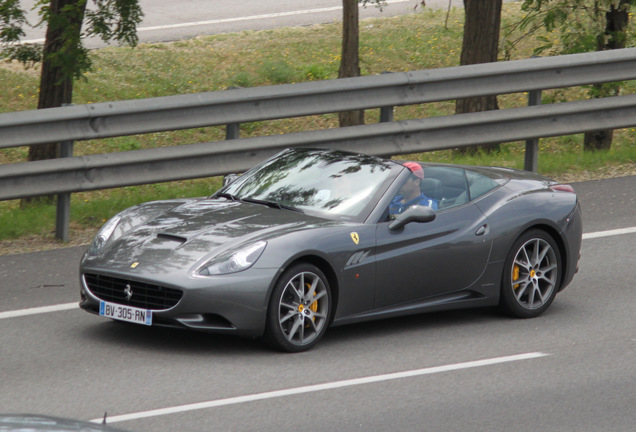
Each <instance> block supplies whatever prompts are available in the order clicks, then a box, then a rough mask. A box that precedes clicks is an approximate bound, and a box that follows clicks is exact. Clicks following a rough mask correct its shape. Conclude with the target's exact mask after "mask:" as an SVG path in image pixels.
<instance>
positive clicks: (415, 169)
mask: <svg viewBox="0 0 636 432" xmlns="http://www.w3.org/2000/svg"><path fill="white" fill-rule="evenodd" d="M403 165H404V166H405V167H407V168H408V169H410V170H411V172H412V173H413V174H415V177H419V178H421V179H423V178H424V170H423V169H422V166H421V165H420V164H418V163H417V162H404V164H403Z"/></svg>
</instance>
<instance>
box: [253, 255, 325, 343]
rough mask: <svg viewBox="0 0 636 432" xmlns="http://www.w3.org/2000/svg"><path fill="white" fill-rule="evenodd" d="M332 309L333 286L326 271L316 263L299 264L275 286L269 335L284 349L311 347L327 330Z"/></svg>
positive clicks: (270, 310) (267, 337)
mask: <svg viewBox="0 0 636 432" xmlns="http://www.w3.org/2000/svg"><path fill="white" fill-rule="evenodd" d="M330 312H331V290H330V288H329V282H328V281H327V278H326V277H325V275H324V274H323V273H322V272H321V271H320V269H318V267H316V266H314V265H312V264H308V263H301V264H296V265H294V266H292V267H290V268H289V269H288V270H287V271H286V272H285V273H283V275H282V276H281V278H280V279H279V280H278V282H277V283H276V286H275V287H274V291H273V292H272V298H271V299H270V302H269V309H268V311H267V327H266V333H265V338H266V340H267V342H268V343H269V344H270V345H272V346H273V347H274V348H277V349H280V350H282V351H287V352H300V351H305V350H308V349H309V348H311V347H313V346H314V345H315V344H316V343H317V342H318V340H320V338H321V337H322V336H323V335H324V333H325V331H326V330H327V325H328V323H329V314H330Z"/></svg>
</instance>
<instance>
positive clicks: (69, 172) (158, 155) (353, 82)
mask: <svg viewBox="0 0 636 432" xmlns="http://www.w3.org/2000/svg"><path fill="white" fill-rule="evenodd" d="M631 79H636V48H630V49H622V50H614V51H605V52H596V53H586V54H574V55H567V56H559V57H547V58H532V59H527V60H517V61H510V62H499V63H487V64H480V65H472V66H460V67H452V68H444V69H434V70H426V71H415V72H403V73H391V74H382V75H377V76H365V77H360V78H348V79H339V80H326V81H314V82H307V83H299V84H288V85H279V86H270V87H258V88H249V89H233V90H226V91H217V92H209V93H199V94H188V95H178V96H167V97H159V98H150V99H140V100H128V101H118V102H110V103H98V104H89V105H78V106H69V107H62V108H52V109H46V110H35V111H24V112H14V113H7V114H0V148H8V147H17V146H25V145H33V144H40V143H48V142H69V141H77V140H89V139H96V138H107V137H115V136H124V135H135V134H142V133H151V132H160V131H167V130H178V129H188V128H198V127H206V126H216V125H236V124H239V123H246V122H254V121H264V120H272V119H279V118H291V117H298V116H307V115H317V114H324V113H334V112H340V111H348V110H355V109H373V108H384V109H383V112H384V114H383V117H384V118H385V119H387V118H388V119H390V115H387V108H388V110H389V111H390V109H392V107H394V106H402V105H411V104H419V103H428V102H436V101H444V100H453V99H457V98H465V97H473V96H485V95H499V94H506V93H515V92H527V91H531V92H533V96H534V99H536V95H537V92H538V91H540V90H543V89H552V88H562V87H571V86H578V85H585V84H592V83H599V82H610V81H619V80H631ZM535 103H536V101H535ZM630 126H636V95H629V96H619V97H612V98H605V99H597V100H586V101H578V102H567V103H559V104H552V105H538V106H529V107H522V108H514V109H504V110H499V111H491V112H483V113H471V114H462V115H455V116H443V117H435V118H428V119H419V120H408V121H399V122H386V123H380V124H371V125H363V126H356V127H349V128H339V129H327V130H318V131H309V132H301V133H293V134H284V135H275V136H267V137H257V138H244V139H234V140H231V141H221V142H214V143H199V144H188V145H181V146H175V147H170V148H159V149H150V150H137V151H129V152H122V153H113V154H105V155H92V156H83V157H68V158H64V159H55V160H48V161H38V162H24V163H15V164H6V165H1V166H0V200H6V199H15V198H23V197H31V196H38V195H43V194H61V193H72V192H79V191H88V190H95V189H104V188H112V187H121V186H130V185H137V184H147V183H154V182H164V181H171V180H182V179H190V178H200V177H209V176H215V175H223V174H227V173H231V172H240V171H243V170H245V169H247V168H248V167H250V166H252V165H253V164H254V163H256V162H258V161H260V160H262V159H263V158H265V157H267V156H269V155H271V154H273V153H275V152H277V151H279V150H280V149H282V148H285V147H294V146H301V145H304V146H317V147H321V146H329V147H338V148H343V149H349V150H357V151H362V152H365V153H368V154H376V155H400V154H409V153H417V152H425V151H432V150H440V149H446V148H454V147H462V146H471V145H479V144H484V143H492V142H509V141H518V140H530V139H538V138H541V137H547V136H558V135H566V134H572V133H580V132H585V131H590V130H596V129H613V128H624V127H630ZM534 147H536V145H535V146H534ZM532 148H533V147H532V146H531V145H528V149H530V150H531V151H532ZM527 156H529V157H527V158H526V163H527V164H528V163H530V164H532V163H533V161H534V164H535V166H536V153H535V154H530V155H527ZM66 217H68V216H66Z"/></svg>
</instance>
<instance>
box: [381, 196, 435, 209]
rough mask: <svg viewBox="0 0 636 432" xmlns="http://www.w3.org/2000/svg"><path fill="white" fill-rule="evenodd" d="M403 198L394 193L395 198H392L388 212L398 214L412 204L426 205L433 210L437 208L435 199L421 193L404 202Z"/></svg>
mask: <svg viewBox="0 0 636 432" xmlns="http://www.w3.org/2000/svg"><path fill="white" fill-rule="evenodd" d="M403 199H404V197H403V196H402V195H396V196H395V198H393V201H391V204H389V214H400V213H402V212H404V210H406V209H407V208H409V207H411V206H414V205H421V206H427V207H430V208H432V209H433V210H437V206H438V203H437V200H434V199H431V198H429V197H427V196H426V195H424V194H422V193H421V194H419V195H418V196H416V197H415V198H413V199H412V200H410V201H407V202H405V203H403V202H402V200H403Z"/></svg>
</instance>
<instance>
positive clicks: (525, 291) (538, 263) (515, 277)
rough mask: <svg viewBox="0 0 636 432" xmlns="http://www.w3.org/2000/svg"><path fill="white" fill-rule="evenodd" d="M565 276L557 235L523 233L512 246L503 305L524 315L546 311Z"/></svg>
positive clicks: (528, 316) (523, 316)
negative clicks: (561, 279) (562, 277)
mask: <svg viewBox="0 0 636 432" xmlns="http://www.w3.org/2000/svg"><path fill="white" fill-rule="evenodd" d="M560 278H561V257H560V255H559V250H558V247H557V245H556V243H555V242H554V239H553V238H552V237H551V236H550V235H548V234H547V233H546V232H544V231H541V230H531V231H528V232H526V233H525V234H523V235H522V236H521V237H519V239H517V241H516V242H515V243H514V245H513V246H512V249H511V250H510V252H509V254H508V258H507V259H506V264H505V268H504V273H503V281H502V288H501V289H502V292H501V300H500V306H501V308H502V309H503V310H504V311H505V312H507V313H509V314H511V315H514V316H517V317H520V318H532V317H535V316H538V315H541V314H542V313H543V312H545V311H546V310H547V309H548V307H550V304H551V303H552V301H553V300H554V297H555V296H556V293H557V291H558V283H559V280H560Z"/></svg>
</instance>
